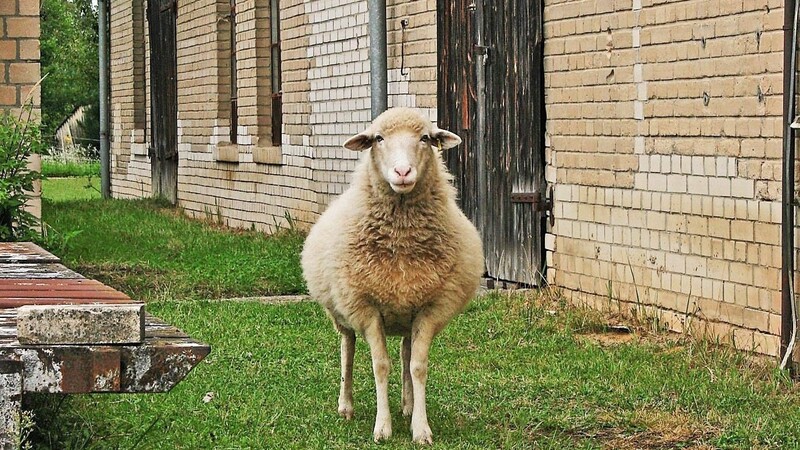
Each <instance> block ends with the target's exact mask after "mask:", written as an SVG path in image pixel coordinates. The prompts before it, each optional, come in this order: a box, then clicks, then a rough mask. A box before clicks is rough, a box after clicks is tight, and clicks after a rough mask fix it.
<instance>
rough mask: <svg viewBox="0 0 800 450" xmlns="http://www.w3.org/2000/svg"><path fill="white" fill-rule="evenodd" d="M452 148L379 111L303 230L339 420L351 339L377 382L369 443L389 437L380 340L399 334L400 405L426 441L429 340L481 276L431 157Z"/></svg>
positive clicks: (408, 114)
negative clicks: (330, 329) (337, 356)
mask: <svg viewBox="0 0 800 450" xmlns="http://www.w3.org/2000/svg"><path fill="white" fill-rule="evenodd" d="M460 143H461V138H459V137H458V136H456V135H455V134H453V133H451V132H449V131H446V130H442V129H439V128H437V127H436V126H434V125H432V124H431V122H430V121H429V120H427V119H426V118H424V117H423V116H422V115H420V114H419V113H418V112H416V111H414V110H412V109H408V108H395V109H390V110H389V111H386V112H384V113H383V114H381V115H380V116H379V117H377V118H376V119H375V120H374V121H373V123H372V124H371V125H370V126H369V127H368V128H367V129H366V130H365V131H363V132H361V133H359V134H357V135H355V136H353V137H351V138H350V139H348V140H347V141H346V142H345V143H344V146H345V147H346V148H348V149H350V150H368V151H367V153H366V154H365V156H364V158H362V161H361V162H360V164H359V166H358V168H357V169H356V171H355V172H354V174H353V181H352V183H351V185H350V187H349V188H348V189H347V191H345V192H344V193H343V194H342V195H341V196H340V197H339V198H338V199H336V200H335V201H334V202H332V203H331V205H330V207H329V208H328V209H327V211H325V213H324V214H322V216H321V217H320V218H319V220H318V221H317V223H316V224H315V225H314V226H313V227H312V229H311V231H310V233H309V235H308V238H307V240H306V243H305V247H304V248H303V254H302V265H303V274H304V276H305V278H306V281H307V283H308V289H309V292H310V293H311V295H312V297H313V298H315V299H316V300H317V302H319V303H320V304H321V305H322V306H323V307H324V308H325V310H326V311H327V313H328V315H329V316H330V317H331V319H332V321H333V323H334V326H335V327H336V329H337V330H338V331H339V333H341V336H342V341H341V358H342V359H341V364H342V368H341V369H342V378H341V390H340V392H339V409H338V410H339V415H341V416H343V417H345V418H347V419H350V418H352V417H353V389H352V383H353V379H352V373H353V372H352V371H353V353H354V351H355V333H359V334H361V335H362V336H363V337H364V339H366V341H367V343H368V344H369V347H370V353H371V356H372V369H373V372H374V374H375V390H376V394H377V414H376V417H375V428H374V431H373V436H374V438H375V441H380V440H383V439H387V438H389V437H390V436H391V434H392V423H391V416H390V414H389V398H388V375H389V370H390V360H389V354H388V353H387V351H386V336H387V335H399V336H402V337H403V341H402V347H401V352H400V353H401V359H402V361H403V373H402V379H403V391H402V406H403V414H404V415H405V416H408V415H411V432H412V435H413V439H414V441H415V442H418V443H427V444H430V443H432V442H433V441H432V437H431V429H430V426H429V425H428V417H427V412H426V409H425V384H426V382H427V378H428V352H429V350H430V345H431V342H432V340H433V338H434V336H436V334H438V333H439V332H440V331H441V330H442V329H443V328H444V326H445V325H447V323H448V322H450V320H451V319H452V318H453V317H454V316H456V315H457V314H459V313H460V312H461V311H462V310H463V309H464V308H465V307H466V305H467V303H468V302H469V301H470V299H471V298H472V297H473V296H474V295H475V292H476V290H477V289H478V285H479V283H480V277H481V275H482V274H483V271H484V262H483V250H482V245H481V240H480V237H479V235H478V232H477V230H476V229H475V227H474V226H473V225H472V223H470V221H469V220H468V219H467V218H466V216H464V214H463V213H462V212H461V210H460V209H459V208H458V206H457V205H456V192H455V189H454V188H453V186H452V185H451V179H452V177H451V176H450V174H449V173H448V172H447V169H446V168H445V166H444V163H443V162H442V158H441V155H440V154H439V151H438V150H436V149H435V148H433V147H438V148H439V149H447V148H450V147H454V146H456V145H458V144H460Z"/></svg>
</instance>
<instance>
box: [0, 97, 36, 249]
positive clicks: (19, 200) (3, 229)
mask: <svg viewBox="0 0 800 450" xmlns="http://www.w3.org/2000/svg"><path fill="white" fill-rule="evenodd" d="M23 116H25V118H23ZM30 119H31V109H30V106H28V107H25V108H23V109H22V111H21V112H20V114H19V116H17V117H15V116H13V115H11V114H10V113H6V114H2V113H0V242H8V241H20V240H31V239H34V238H36V230H35V228H36V226H37V225H38V223H39V220H38V219H37V218H36V217H35V216H34V215H33V214H31V213H29V212H28V211H27V210H26V209H25V205H26V204H27V202H28V200H29V199H30V193H31V192H32V191H33V185H34V182H35V181H36V180H39V179H41V178H42V175H41V173H39V172H37V171H34V170H31V169H30V168H29V167H28V160H29V158H30V157H31V156H32V155H35V154H41V153H43V152H44V150H45V146H44V144H43V142H42V137H41V133H40V131H39V127H38V126H37V125H36V124H35V123H33V122H31V120H30Z"/></svg>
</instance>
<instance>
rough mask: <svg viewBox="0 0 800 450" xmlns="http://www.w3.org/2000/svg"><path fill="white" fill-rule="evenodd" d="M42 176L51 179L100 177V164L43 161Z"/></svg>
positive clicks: (94, 162) (92, 162) (96, 162)
mask: <svg viewBox="0 0 800 450" xmlns="http://www.w3.org/2000/svg"><path fill="white" fill-rule="evenodd" d="M42 175H43V176H45V177H50V178H62V177H88V176H96V177H99V176H100V162H98V161H87V162H73V161H66V162H64V161H57V160H49V159H46V160H42Z"/></svg>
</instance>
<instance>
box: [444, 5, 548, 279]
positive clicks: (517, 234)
mask: <svg viewBox="0 0 800 450" xmlns="http://www.w3.org/2000/svg"><path fill="white" fill-rule="evenodd" d="M438 6H439V9H438V14H439V25H438V27H439V28H438V32H439V40H438V41H439V73H438V80H439V123H440V125H441V126H442V127H443V128H446V129H449V130H450V131H453V132H455V133H457V134H459V135H460V136H461V137H462V138H463V139H464V143H463V144H462V146H460V147H457V148H456V149H453V150H450V151H449V153H448V154H447V155H446V159H447V163H448V167H449V168H450V170H451V171H452V172H453V174H454V175H455V181H456V187H457V188H458V189H459V192H460V194H461V195H460V198H461V206H462V208H463V209H464V212H465V213H466V214H467V216H468V217H470V219H471V220H472V221H473V222H474V223H475V225H476V226H477V227H478V229H479V231H480V232H481V234H482V237H483V243H484V249H485V250H484V251H485V256H486V270H487V273H488V275H489V276H490V277H492V278H496V279H500V280H507V281H515V282H521V283H524V284H529V285H540V284H541V283H542V274H543V272H544V262H545V259H544V248H543V243H544V232H545V223H544V218H545V214H546V212H545V211H546V209H547V208H546V206H547V204H548V200H550V199H549V198H548V196H547V195H546V194H545V188H546V183H545V180H544V123H545V117H544V112H545V111H544V67H543V48H544V40H543V33H542V13H543V0H496V1H489V0H439V3H438Z"/></svg>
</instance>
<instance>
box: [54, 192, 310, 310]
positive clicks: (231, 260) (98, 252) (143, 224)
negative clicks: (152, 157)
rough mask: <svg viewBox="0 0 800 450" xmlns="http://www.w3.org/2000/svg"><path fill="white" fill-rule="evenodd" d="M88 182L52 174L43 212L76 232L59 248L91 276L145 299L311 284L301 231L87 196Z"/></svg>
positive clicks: (65, 232) (58, 228)
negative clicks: (258, 228)
mask: <svg viewBox="0 0 800 450" xmlns="http://www.w3.org/2000/svg"><path fill="white" fill-rule="evenodd" d="M85 184H86V180H83V179H80V178H71V179H64V180H45V181H44V184H43V187H42V189H43V197H44V206H43V211H42V214H43V220H44V221H45V222H46V223H47V224H48V225H49V226H50V227H51V228H52V230H54V231H55V234H56V235H61V236H70V235H73V237H71V238H69V240H68V242H67V245H66V247H65V248H63V249H56V250H55V252H56V253H57V254H58V256H60V257H61V258H62V260H63V261H64V262H65V263H66V264H67V265H68V266H69V267H71V268H73V269H75V270H77V271H78V272H80V273H82V274H84V275H86V276H89V277H92V278H96V279H98V280H100V281H103V282H105V283H107V284H109V285H111V286H113V287H115V288H117V289H120V290H122V291H124V292H126V293H127V294H129V295H130V296H132V297H133V298H136V299H141V300H146V301H150V300H154V299H168V300H173V299H192V298H194V299H197V298H225V297H239V296H258V295H274V294H294V293H302V292H304V290H305V286H304V283H303V279H302V274H301V271H300V262H299V251H300V248H301V246H302V243H303V236H302V234H301V233H298V232H294V231H289V230H284V231H282V232H280V233H278V234H276V235H274V236H268V235H266V234H264V233H258V232H251V231H232V230H227V229H223V228H220V227H217V226H214V225H212V224H206V223H201V222H199V221H195V220H190V219H188V218H186V217H184V216H183V215H182V214H181V213H180V212H179V211H176V210H175V209H173V208H167V207H165V206H164V205H163V204H161V203H159V202H156V201H153V200H138V201H132V200H105V201H104V200H101V199H94V198H92V199H86V197H95V193H96V191H94V190H91V189H84V188H83V187H82V186H83V185H85ZM68 196H75V197H79V198H84V199H82V200H69V201H67V200H65V198H66V197H68ZM76 233H77V234H76Z"/></svg>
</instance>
